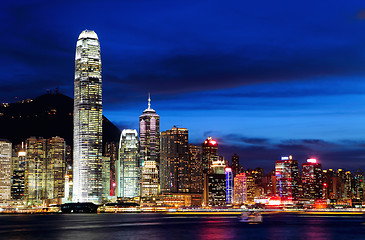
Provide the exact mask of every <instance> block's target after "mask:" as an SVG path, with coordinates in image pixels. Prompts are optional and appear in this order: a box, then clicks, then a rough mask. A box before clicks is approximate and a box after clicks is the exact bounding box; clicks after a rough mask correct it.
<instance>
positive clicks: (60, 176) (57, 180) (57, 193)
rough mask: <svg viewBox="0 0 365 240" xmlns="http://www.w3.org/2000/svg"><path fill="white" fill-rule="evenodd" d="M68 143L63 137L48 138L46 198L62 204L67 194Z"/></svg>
mask: <svg viewBox="0 0 365 240" xmlns="http://www.w3.org/2000/svg"><path fill="white" fill-rule="evenodd" d="M65 156H66V143H65V140H64V139H63V138H60V137H53V138H51V139H49V140H47V160H46V164H47V165H46V198H47V199H53V203H57V204H60V203H61V198H63V197H64V196H65V164H66V161H65Z"/></svg>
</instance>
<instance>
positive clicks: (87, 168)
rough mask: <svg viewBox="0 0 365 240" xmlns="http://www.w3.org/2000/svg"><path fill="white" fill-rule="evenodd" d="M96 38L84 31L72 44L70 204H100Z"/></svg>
mask: <svg viewBox="0 0 365 240" xmlns="http://www.w3.org/2000/svg"><path fill="white" fill-rule="evenodd" d="M101 83H102V82H101V58H100V44H99V39H98V36H97V35H96V33H95V32H94V31H91V30H84V31H83V32H82V33H81V34H80V36H79V38H78V41H77V44H76V56H75V83H74V87H75V92H74V159H73V161H74V163H73V168H74V169H73V202H94V203H100V202H101V195H102V117H103V113H102V95H101V92H102V85H101Z"/></svg>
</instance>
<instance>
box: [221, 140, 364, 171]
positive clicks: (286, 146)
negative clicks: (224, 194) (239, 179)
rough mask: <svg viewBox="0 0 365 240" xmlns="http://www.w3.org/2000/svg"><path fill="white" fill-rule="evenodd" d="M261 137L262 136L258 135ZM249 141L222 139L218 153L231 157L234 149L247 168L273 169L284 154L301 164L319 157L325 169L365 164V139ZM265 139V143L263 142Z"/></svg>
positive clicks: (347, 167) (353, 167)
mask: <svg viewBox="0 0 365 240" xmlns="http://www.w3.org/2000/svg"><path fill="white" fill-rule="evenodd" d="M220 138H221V139H230V140H232V139H235V140H239V139H255V138H247V137H243V136H239V135H232V134H231V135H225V136H220ZM259 139H260V138H259ZM249 143H250V144H239V143H235V144H234V143H232V142H227V141H223V142H222V143H221V144H220V145H219V153H220V154H221V155H223V156H225V158H226V159H229V160H230V159H231V156H232V155H233V153H237V154H238V155H239V156H240V162H241V164H242V165H243V166H244V167H245V168H256V167H263V168H265V169H266V170H271V169H273V168H274V167H275V161H277V160H280V157H281V156H288V155H293V157H294V159H295V160H297V161H298V163H299V165H300V166H299V167H301V163H304V162H305V161H306V159H308V158H312V157H314V158H317V159H318V160H319V162H320V163H321V164H322V167H323V168H324V169H328V168H334V169H337V168H343V169H348V170H351V171H354V170H356V169H357V168H363V169H364V168H365V151H364V150H363V146H364V145H365V142H364V141H352V140H340V141H336V142H329V141H324V140H321V139H285V140H281V141H279V143H276V141H275V140H273V139H261V140H260V141H249ZM263 143H264V144H263Z"/></svg>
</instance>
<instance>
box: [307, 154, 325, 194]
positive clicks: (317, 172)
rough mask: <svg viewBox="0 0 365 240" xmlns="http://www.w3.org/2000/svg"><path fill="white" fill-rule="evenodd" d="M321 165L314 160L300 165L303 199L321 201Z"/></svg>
mask: <svg viewBox="0 0 365 240" xmlns="http://www.w3.org/2000/svg"><path fill="white" fill-rule="evenodd" d="M322 178H323V176H322V165H321V164H320V163H317V160H316V159H313V158H312V159H308V160H307V162H306V163H303V164H302V187H303V197H304V198H307V199H315V200H316V199H322V195H323V193H322V189H323V181H322Z"/></svg>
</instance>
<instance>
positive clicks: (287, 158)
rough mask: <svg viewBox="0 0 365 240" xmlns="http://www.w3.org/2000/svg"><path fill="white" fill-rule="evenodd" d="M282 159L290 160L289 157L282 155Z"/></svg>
mask: <svg viewBox="0 0 365 240" xmlns="http://www.w3.org/2000/svg"><path fill="white" fill-rule="evenodd" d="M281 160H289V157H281Z"/></svg>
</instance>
